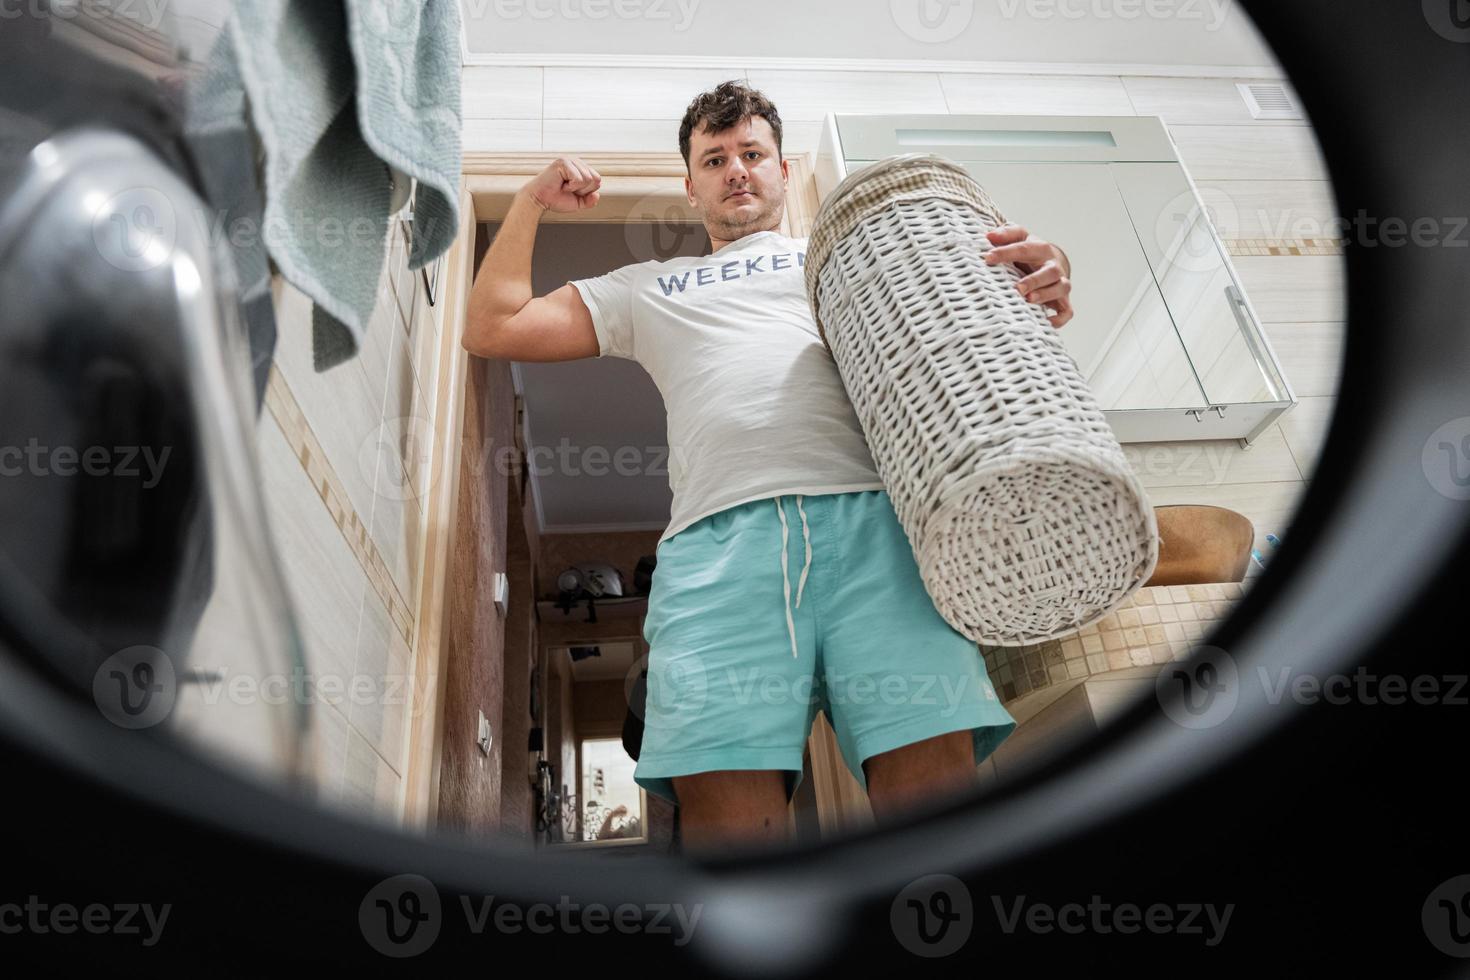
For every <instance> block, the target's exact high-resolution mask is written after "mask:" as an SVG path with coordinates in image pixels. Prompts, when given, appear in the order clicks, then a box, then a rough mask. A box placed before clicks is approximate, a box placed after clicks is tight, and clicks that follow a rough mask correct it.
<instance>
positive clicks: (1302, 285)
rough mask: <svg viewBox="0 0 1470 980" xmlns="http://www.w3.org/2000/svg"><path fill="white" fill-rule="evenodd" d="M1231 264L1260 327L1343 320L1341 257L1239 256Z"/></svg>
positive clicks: (1344, 294)
mask: <svg viewBox="0 0 1470 980" xmlns="http://www.w3.org/2000/svg"><path fill="white" fill-rule="evenodd" d="M1232 261H1233V264H1234V265H1235V270H1236V272H1237V273H1238V274H1239V275H1240V278H1241V285H1243V286H1244V287H1245V292H1246V295H1247V296H1249V297H1250V301H1251V305H1252V306H1254V307H1255V310H1256V314H1257V315H1258V316H1259V317H1260V318H1261V322H1262V323H1288V322H1290V323H1330V322H1340V321H1343V320H1346V319H1347V294H1346V280H1345V270H1344V263H1343V259H1342V257H1341V256H1305V255H1304V256H1290V257H1283V258H1276V257H1271V258H1264V257H1259V256H1241V257H1237V258H1235V259H1233V260H1232Z"/></svg>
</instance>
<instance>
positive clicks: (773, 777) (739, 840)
mask: <svg viewBox="0 0 1470 980" xmlns="http://www.w3.org/2000/svg"><path fill="white" fill-rule="evenodd" d="M785 777H786V774H785V773H784V772H783V771H782V770H780V769H769V770H766V769H721V770H717V771H714V772H699V773H694V774H693V775H690V776H675V777H673V782H674V792H675V793H676V794H677V795H678V797H679V834H680V837H681V839H682V841H683V847H684V850H685V851H686V852H687V853H691V854H695V853H699V854H719V853H721V852H724V851H728V850H731V849H743V848H754V847H759V846H762V845H767V844H769V845H773V846H779V845H781V844H784V843H786V842H787V841H788V839H789V835H788V834H787V826H786V824H787V816H786V808H787V801H786V778H785Z"/></svg>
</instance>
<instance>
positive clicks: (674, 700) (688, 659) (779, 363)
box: [463, 82, 1072, 852]
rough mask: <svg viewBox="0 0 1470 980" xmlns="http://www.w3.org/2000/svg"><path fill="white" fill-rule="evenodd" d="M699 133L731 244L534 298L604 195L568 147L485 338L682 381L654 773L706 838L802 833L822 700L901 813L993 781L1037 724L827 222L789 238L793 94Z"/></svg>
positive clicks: (519, 352) (691, 121)
mask: <svg viewBox="0 0 1470 980" xmlns="http://www.w3.org/2000/svg"><path fill="white" fill-rule="evenodd" d="M679 144H680V151H681V152H682V154H683V156H684V162H685V168H686V172H687V176H686V177H685V181H684V186H685V191H686V194H687V196H688V201H689V204H690V206H691V207H693V208H695V209H696V210H697V211H698V212H699V214H700V216H701V218H702V219H703V222H704V226H705V229H706V230H707V231H708V233H709V237H710V246H711V249H712V251H711V254H710V255H708V256H701V257H697V258H696V257H679V258H674V259H670V260H667V261H662V262H658V261H654V262H643V263H636V264H632V265H627V266H624V267H622V268H620V269H616V270H614V271H612V272H609V273H607V274H606V275H602V276H597V277H594V278H591V279H581V280H576V281H573V282H569V283H567V284H566V285H565V286H563V287H561V288H560V289H557V290H555V291H554V292H552V293H550V294H548V295H546V296H543V297H533V296H532V291H531V254H532V249H533V245H534V243H535V235H536V226H537V223H538V221H539V219H540V216H541V215H542V214H543V213H545V212H546V211H556V212H575V211H580V210H584V209H587V208H592V207H595V206H596V205H597V201H598V196H599V191H598V188H599V186H600V185H601V176H600V175H599V174H598V173H597V172H596V171H595V170H593V169H592V168H591V167H589V166H588V165H587V164H586V163H585V162H583V161H581V160H580V159H578V158H576V157H563V158H560V159H558V160H556V161H555V162H554V163H552V164H551V165H550V166H549V167H547V168H546V170H544V171H542V173H541V174H539V175H538V176H537V177H535V178H533V179H532V180H531V181H530V182H529V183H528V184H526V185H525V186H524V187H523V188H522V189H521V190H520V191H519V192H518V193H517V194H516V197H515V200H514V202H513V203H512V205H511V207H510V210H509V212H508V213H507V215H506V217H505V220H504V221H503V222H502V224H501V227H500V231H499V233H498V234H497V235H496V238H495V241H494V242H493V243H492V244H491V247H490V250H489V252H488V253H487V254H486V256H485V260H484V263H483V265H482V267H481V271H480V275H479V277H478V279H477V280H476V282H475V285H474V290H473V293H472V295H471V297H470V304H469V313H468V317H467V319H466V325H465V334H464V338H463V343H464V346H465V347H466V349H468V350H469V351H470V352H471V353H474V354H479V355H481V356H485V357H499V358H505V359H508V360H519V361H560V360H572V359H577V358H584V357H594V356H596V357H601V356H609V355H611V356H616V357H625V358H631V359H635V360H637V361H638V362H639V363H640V364H642V365H643V367H644V368H645V369H646V370H647V371H648V372H649V374H650V375H651V376H652V377H653V379H654V382H655V383H656V384H657V385H658V388H659V391H660V392H661V394H662V395H663V399H664V404H665V408H666V409H667V413H668V428H669V449H670V459H669V482H670V485H671V487H672V489H673V491H674V504H673V515H672V517H671V520H670V523H669V526H668V529H667V530H665V532H664V534H663V536H662V537H661V538H660V540H659V544H658V548H657V558H658V564H657V570H656V572H655V574H654V579H653V589H652V594H651V595H650V597H649V609H648V615H647V617H646V619H645V624H644V638H645V639H646V640H647V641H648V644H649V664H648V670H649V687H648V691H649V696H648V701H647V707H646V712H647V713H646V717H645V719H644V721H645V730H644V736H643V744H642V746H641V753H640V755H639V758H638V766H637V768H636V769H635V771H634V779H635V780H636V781H637V782H638V784H639V785H640V786H643V787H644V788H645V789H646V790H648V791H649V792H651V793H654V794H656V795H659V796H662V797H664V798H665V799H668V800H670V801H672V802H674V803H675V804H676V805H677V806H678V807H679V812H680V815H681V820H680V824H681V828H680V829H681V832H682V836H683V842H684V846H685V847H686V848H687V849H688V850H690V851H691V852H695V851H707V850H711V849H719V850H727V849H729V848H730V847H732V846H737V845H745V846H749V845H755V844H764V843H772V842H780V841H785V840H786V839H787V834H786V828H787V820H786V811H787V807H788V805H789V802H790V799H791V796H792V794H794V792H795V790H796V787H797V785H798V784H799V782H800V779H801V769H802V749H803V747H804V746H805V744H806V741H807V738H808V736H809V733H810V731H811V726H812V723H813V721H814V720H815V717H816V711H817V710H818V709H819V708H820V709H821V710H823V711H825V712H826V714H827V716H828V718H829V719H830V720H831V722H832V726H833V729H834V731H835V733H836V735H837V740H838V745H839V747H840V749H841V751H842V755H843V758H844V760H845V761H846V763H847V765H848V768H849V769H850V770H851V771H852V773H853V775H854V776H855V777H856V778H857V780H858V782H859V783H860V784H862V785H864V787H865V788H866V790H867V792H868V796H869V799H870V801H871V803H872V805H873V810H874V814H875V816H876V818H877V819H878V820H879V821H880V822H883V823H888V822H891V821H892V820H894V819H895V818H896V817H898V816H900V815H911V814H912V813H913V812H914V811H915V810H916V809H919V808H927V807H930V806H932V805H933V804H934V803H936V802H939V801H941V800H942V799H943V798H944V797H946V796H952V795H953V794H955V793H958V792H962V791H964V790H966V789H968V788H970V787H971V786H973V784H974V782H975V780H976V765H977V764H978V762H979V761H980V760H982V759H983V758H985V757H986V756H988V755H989V754H990V753H991V752H993V751H994V750H995V748H996V747H997V746H998V745H999V744H1000V743H1001V741H1003V740H1004V739H1005V738H1006V736H1008V735H1009V734H1010V733H1011V731H1013V730H1014V729H1015V727H1016V723H1015V721H1014V720H1013V719H1012V718H1011V716H1010V714H1009V713H1008V712H1007V711H1006V710H1005V709H1004V708H1003V707H1002V706H1001V704H1000V700H999V698H998V696H997V695H996V693H995V690H994V688H993V687H992V686H991V684H990V682H989V680H988V678H987V677H986V674H985V666H984V662H983V660H982V659H981V657H980V655H979V652H978V651H977V649H976V646H975V644H974V643H973V642H971V641H970V640H968V639H966V638H965V637H964V636H963V635H961V634H960V633H959V632H957V631H956V630H954V629H953V628H952V627H951V626H950V625H949V624H948V623H947V622H945V621H944V619H943V618H942V617H941V616H940V615H939V613H938V611H937V610H936V609H935V607H934V603H933V600H932V599H931V598H930V597H929V595H928V593H927V592H926V591H925V589H924V586H923V583H922V581H921V579H920V576H919V571H918V566H917V563H916V562H915V560H914V556H913V552H912V549H911V547H910V545H909V543H908V540H907V538H906V536H905V534H904V532H903V529H902V527H901V526H900V525H899V523H898V520H897V517H896V516H895V514H894V511H893V506H892V503H891V502H890V501H889V499H888V495H887V492H886V491H885V490H884V488H883V483H882V480H881V479H880V478H879V476H878V473H877V470H876V468H875V465H874V463H873V459H872V457H871V455H870V454H869V452H868V447H867V442H866V439H865V437H864V435H863V432H862V429H861V426H860V424H859V422H858V419H857V417H856V412H855V411H854V410H853V407H852V404H851V402H850V401H849V400H848V398H847V394H846V391H845V390H844V388H843V387H842V381H841V378H840V376H839V374H838V371H837V367H836V364H835V363H834V362H833V360H832V357H831V354H830V353H828V352H827V350H826V348H825V347H824V346H823V345H822V343H821V340H820V337H819V335H818V333H817V328H816V324H815V322H814V321H813V319H812V315H811V308H810V305H809V303H808V300H807V296H806V291H805V282H804V264H805V257H806V241H805V239H792V238H788V237H786V236H784V235H782V234H781V232H780V226H781V219H782V215H783V213H784V210H785V201H786V194H787V191H788V188H789V181H790V164H789V162H788V161H786V160H785V159H783V158H782V155H781V119H780V115H779V113H778V112H777V111H776V107H775V106H774V105H772V104H771V103H770V102H769V101H768V100H767V99H765V98H764V97H763V96H762V95H761V94H760V93H759V92H756V91H753V90H751V89H749V88H747V87H745V86H744V85H743V84H741V83H739V82H725V83H723V84H721V85H719V86H718V87H716V88H715V89H714V90H712V91H710V92H707V93H704V94H702V95H700V96H698V97H697V98H696V99H695V100H694V101H693V102H692V103H691V104H690V106H689V109H688V111H687V112H686V113H685V116H684V120H683V122H682V124H681V126H680V131H679ZM990 241H991V243H992V244H993V245H994V246H996V247H994V248H993V249H992V250H991V251H990V252H989V253H988V257H987V261H989V262H991V263H992V264H994V263H1014V264H1016V265H1017V266H1018V267H1019V268H1020V269H1021V270H1022V271H1023V272H1025V273H1027V275H1026V276H1025V278H1023V279H1022V280H1021V281H1020V283H1019V285H1018V289H1020V291H1021V293H1022V295H1024V296H1026V297H1027V298H1028V299H1029V300H1030V301H1032V302H1034V303H1038V304H1042V305H1044V306H1045V307H1046V308H1047V309H1049V310H1050V311H1051V314H1052V315H1053V319H1052V323H1053V325H1054V326H1055V327H1060V326H1061V325H1062V324H1064V323H1066V322H1067V321H1068V320H1070V319H1071V317H1072V308H1071V303H1070V294H1071V282H1070V280H1069V278H1068V277H1069V275H1070V268H1069V265H1068V262H1067V259H1066V256H1065V255H1063V254H1062V252H1061V250H1060V249H1058V248H1056V246H1054V245H1051V244H1049V243H1047V242H1044V241H1041V240H1038V239H1036V238H1033V237H1031V236H1029V235H1028V234H1027V232H1026V231H1025V229H1023V228H1018V227H1014V226H1007V227H1004V228H1001V229H998V230H996V231H994V232H992V233H991V236H990ZM793 505H794V506H793ZM788 510H789V511H790V512H789V513H788ZM798 518H799V523H798ZM797 567H799V568H800V573H799V574H798V573H797V572H796V569H797ZM793 592H794V593H795V602H794V603H793V601H792V597H793ZM803 603H804V604H803ZM778 605H780V606H781V608H779V609H778V608H777V607H778Z"/></svg>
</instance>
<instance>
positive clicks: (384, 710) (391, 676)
mask: <svg viewBox="0 0 1470 980" xmlns="http://www.w3.org/2000/svg"><path fill="white" fill-rule="evenodd" d="M411 666H412V654H411V653H410V651H409V648H408V644H407V643H406V642H405V641H404V639H403V637H402V636H401V635H400V634H399V633H398V631H397V630H396V629H394V628H393V624H392V623H391V622H390V621H389V618H388V610H387V609H386V608H384V606H383V603H382V601H381V600H379V599H378V597H377V595H376V594H374V593H373V592H372V590H371V589H369V590H368V591H367V593H366V594H365V596H364V598H363V616H362V629H361V631H360V635H359V636H358V642H357V660H356V665H355V667H354V669H353V682H354V683H355V684H360V685H362V686H361V687H360V688H357V689H356V693H353V690H352V689H350V688H349V689H348V690H347V697H346V699H345V705H344V706H345V707H346V709H347V717H348V720H349V721H350V722H351V723H352V727H353V728H354V729H355V730H356V731H357V732H358V733H359V734H360V735H362V737H363V738H365V739H366V740H367V741H368V742H369V743H370V744H371V745H372V747H373V749H374V750H375V751H376V752H377V753H378V755H380V756H382V757H383V759H384V761H386V762H387V763H388V765H389V766H391V767H392V768H393V770H394V771H395V772H398V773H401V772H402V771H403V760H402V754H403V734H404V728H403V724H404V719H405V718H406V717H408V714H409V711H410V708H411V703H412V697H411V692H410V685H409V682H410V680H411V674H412V671H411Z"/></svg>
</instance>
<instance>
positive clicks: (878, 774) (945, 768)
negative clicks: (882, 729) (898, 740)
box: [863, 729, 975, 785]
mask: <svg viewBox="0 0 1470 980" xmlns="http://www.w3.org/2000/svg"><path fill="white" fill-rule="evenodd" d="M974 769H975V742H974V736H973V735H972V734H971V733H970V731H969V729H963V730H961V731H957V732H947V733H946V734H944V735H936V736H934V737H933V738H926V739H924V740H923V741H920V742H911V743H910V744H908V745H900V746H899V747H898V748H896V749H890V750H889V751H887V752H880V753H879V754H877V755H875V756H872V757H870V758H868V759H864V760H863V775H864V776H865V777H866V778H867V780H868V782H869V784H870V785H871V783H872V782H873V781H874V780H875V779H876V780H877V781H878V782H879V783H884V784H887V783H894V782H915V781H918V782H922V781H925V780H928V779H932V778H935V777H944V776H955V775H958V774H973V773H974Z"/></svg>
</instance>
